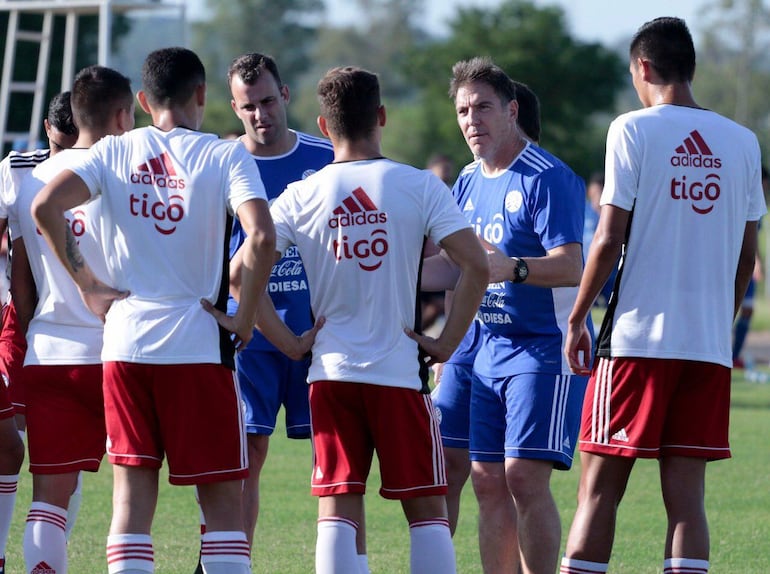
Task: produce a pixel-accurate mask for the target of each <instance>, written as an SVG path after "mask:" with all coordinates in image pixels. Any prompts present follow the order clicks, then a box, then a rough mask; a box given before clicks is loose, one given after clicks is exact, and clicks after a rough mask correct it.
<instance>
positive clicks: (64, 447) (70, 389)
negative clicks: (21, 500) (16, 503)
mask: <svg viewBox="0 0 770 574" xmlns="http://www.w3.org/2000/svg"><path fill="white" fill-rule="evenodd" d="M24 372H25V381H26V385H27V399H28V401H29V402H28V404H27V432H28V441H29V470H30V472H32V473H34V474H61V473H65V472H76V471H79V470H88V471H92V472H93V471H96V470H99V464H100V463H101V460H102V457H104V449H105V442H106V438H107V435H106V432H105V430H104V398H103V396H102V366H101V365H56V366H49V365H31V366H27V367H24Z"/></svg>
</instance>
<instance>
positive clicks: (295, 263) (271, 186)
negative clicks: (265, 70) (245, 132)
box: [227, 132, 334, 351]
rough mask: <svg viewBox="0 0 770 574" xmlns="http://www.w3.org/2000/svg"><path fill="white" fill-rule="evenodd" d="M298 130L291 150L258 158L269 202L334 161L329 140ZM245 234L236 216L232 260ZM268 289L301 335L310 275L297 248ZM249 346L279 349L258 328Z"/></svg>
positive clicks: (276, 269) (307, 318) (306, 322)
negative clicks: (287, 187) (292, 185)
mask: <svg viewBox="0 0 770 574" xmlns="http://www.w3.org/2000/svg"><path fill="white" fill-rule="evenodd" d="M295 133H296V134H297V143H296V145H295V146H294V148H293V149H292V150H291V151H290V152H288V153H286V154H284V155H280V156H272V157H257V156H255V157H254V159H255V161H256V162H257V166H258V167H259V173H260V175H261V176H262V181H263V183H264V184H265V189H266V190H267V198H268V200H269V201H272V200H273V199H275V198H276V197H278V196H279V195H280V194H281V193H283V190H284V189H286V186H287V185H288V184H290V183H292V182H294V181H298V180H301V179H305V178H306V177H308V176H309V175H311V174H313V173H315V172H316V171H318V170H320V169H321V168H322V167H324V166H325V165H327V164H329V163H331V162H332V161H333V160H334V150H333V149H332V144H331V142H330V141H329V140H326V139H323V138H319V137H315V136H311V135H308V134H305V133H302V132H295ZM245 236H246V235H245V233H244V232H243V228H242V227H241V224H240V222H239V221H238V219H237V218H234V219H233V230H232V236H231V237H230V258H231V259H232V257H233V255H235V252H236V251H237V250H238V248H239V247H240V246H241V245H242V244H243V240H244V238H245ZM268 290H269V292H270V297H271V299H272V300H273V305H275V309H276V311H278V315H279V316H280V317H281V319H283V321H284V322H285V323H286V324H287V325H288V326H289V328H291V330H292V331H294V332H295V333H297V334H300V333H302V332H304V331H306V330H307V329H309V328H310V327H311V326H312V318H311V315H310V291H308V285H307V275H306V274H305V268H304V267H303V265H302V259H300V256H299V253H298V252H297V248H296V247H290V248H289V250H288V251H287V252H286V253H285V255H284V257H283V258H281V260H280V261H278V262H277V263H276V264H275V265H274V266H273V270H272V273H271V274H270V283H269V285H268ZM237 309H238V303H237V302H236V301H235V300H234V299H233V298H232V297H230V299H229V300H228V302H227V312H228V313H229V314H233V313H235V311H236V310H237ZM247 348H248V349H256V350H270V351H277V349H276V348H275V347H274V346H273V345H272V344H271V343H269V342H268V341H267V339H265V337H264V336H263V335H262V333H260V332H259V331H257V330H256V329H254V337H253V338H252V340H251V341H250V342H249V345H248V347H247Z"/></svg>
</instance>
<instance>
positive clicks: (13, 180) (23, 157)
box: [0, 149, 51, 219]
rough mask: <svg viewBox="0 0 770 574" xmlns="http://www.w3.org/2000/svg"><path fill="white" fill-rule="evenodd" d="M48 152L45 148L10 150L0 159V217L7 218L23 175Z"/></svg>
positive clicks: (45, 156) (43, 159) (49, 152)
mask: <svg viewBox="0 0 770 574" xmlns="http://www.w3.org/2000/svg"><path fill="white" fill-rule="evenodd" d="M50 154H51V151H50V150H47V149H37V150H34V151H29V152H18V151H12V152H10V153H9V154H8V155H7V156H5V157H4V158H3V160H2V161H0V219H8V210H9V209H10V207H11V206H12V205H13V204H14V202H15V201H16V195H17V194H18V191H19V185H20V184H21V182H22V180H23V179H24V177H25V176H26V175H28V174H29V173H30V172H31V171H32V170H33V169H34V168H35V166H37V165H38V164H40V163H42V162H44V161H45V160H47V159H48V156H49V155H50Z"/></svg>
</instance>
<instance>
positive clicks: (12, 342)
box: [0, 301, 27, 418]
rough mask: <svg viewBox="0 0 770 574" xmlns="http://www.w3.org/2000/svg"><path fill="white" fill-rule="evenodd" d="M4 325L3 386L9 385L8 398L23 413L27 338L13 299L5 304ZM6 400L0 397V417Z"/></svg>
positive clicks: (0, 349) (0, 339) (0, 347)
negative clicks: (22, 330) (17, 315)
mask: <svg viewBox="0 0 770 574" xmlns="http://www.w3.org/2000/svg"><path fill="white" fill-rule="evenodd" d="M2 325H3V328H2V330H0V374H2V377H3V382H4V383H5V385H3V386H7V387H8V389H9V391H10V396H9V398H8V400H10V402H11V403H13V406H14V408H15V409H16V413H18V414H20V415H23V414H24V410H25V405H26V400H25V398H24V377H23V372H22V371H23V369H22V367H23V365H24V355H25V354H26V352H27V340H26V339H25V338H24V333H22V332H21V329H20V328H19V323H18V321H17V319H16V308H15V307H14V306H13V301H11V302H10V303H8V304H7V305H4V306H3V311H2ZM0 394H1V393H0ZM5 400H6V399H3V398H2V397H0V418H4V417H3V414H4V413H5V412H6V410H5V408H4V407H5V406H6V405H5ZM9 416H10V415H9Z"/></svg>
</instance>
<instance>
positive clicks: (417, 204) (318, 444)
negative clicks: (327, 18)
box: [260, 68, 488, 574]
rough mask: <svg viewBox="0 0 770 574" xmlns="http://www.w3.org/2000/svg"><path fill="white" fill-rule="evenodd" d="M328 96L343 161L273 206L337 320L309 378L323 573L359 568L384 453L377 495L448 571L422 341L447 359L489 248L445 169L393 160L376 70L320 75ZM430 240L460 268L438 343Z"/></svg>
mask: <svg viewBox="0 0 770 574" xmlns="http://www.w3.org/2000/svg"><path fill="white" fill-rule="evenodd" d="M318 95H319V100H320V102H321V115H320V117H319V119H318V125H319V127H320V129H321V132H322V133H323V134H324V135H327V136H328V137H329V138H330V139H331V141H332V144H333V146H334V151H335V156H334V163H332V164H330V165H328V166H327V167H325V168H323V169H322V170H320V171H318V172H317V173H315V174H313V175H311V176H310V177H308V178H307V179H305V180H303V181H301V182H295V183H294V184H291V185H290V186H289V187H288V189H287V190H286V191H285V192H284V193H283V194H281V196H280V197H279V198H278V199H276V200H275V202H274V203H273V205H272V208H271V213H272V215H273V218H274V221H275V223H276V234H277V237H278V239H277V248H278V250H279V252H281V253H282V252H283V251H285V250H286V249H288V248H289V247H290V246H291V245H296V247H297V248H298V250H299V252H300V255H301V257H302V259H303V261H304V262H305V268H306V271H307V275H308V282H309V287H310V298H311V307H312V310H313V314H314V315H315V316H316V317H323V318H325V320H326V323H325V325H324V327H323V329H321V330H320V331H319V332H318V336H317V339H316V342H315V345H314V346H313V349H312V351H313V355H312V363H311V366H310V371H309V376H308V381H309V383H310V412H311V420H312V432H313V447H314V452H315V463H314V467H313V475H312V483H311V485H312V488H311V491H312V493H313V494H314V495H315V496H318V497H319V519H318V538H317V542H316V572H317V573H319V574H329V573H333V572H337V573H346V574H348V573H352V572H358V571H359V564H358V560H357V556H356V529H357V521H358V520H359V517H360V516H361V513H362V509H363V494H364V492H365V489H366V479H367V476H368V474H369V467H370V465H371V462H372V456H373V453H374V452H375V451H376V452H377V454H378V458H379V461H380V468H381V471H382V487H381V488H380V493H381V495H382V496H384V497H385V498H389V499H395V500H400V501H401V504H402V506H403V509H404V512H405V514H406V517H407V520H408V522H409V526H410V535H411V571H412V572H420V573H434V572H435V573H439V572H440V573H442V574H446V573H451V572H454V571H455V561H454V549H453V546H452V541H451V536H450V534H449V526H448V521H447V511H446V503H445V500H444V495H445V494H446V476H445V472H444V463H443V453H442V451H441V443H440V439H439V436H438V423H437V421H436V419H435V413H434V410H433V407H432V402H431V400H430V395H429V394H427V385H426V383H427V380H423V381H421V378H420V370H421V365H420V361H419V360H418V345H417V343H416V342H415V340H413V339H417V340H418V341H419V342H420V344H421V345H422V347H423V350H424V351H425V353H427V359H428V361H426V362H424V363H423V366H425V365H426V364H427V362H429V361H431V360H438V361H443V360H446V359H447V358H448V357H449V355H450V354H451V352H452V351H453V350H454V348H455V347H456V346H457V344H458V343H459V341H460V339H462V336H463V334H464V332H465V330H466V329H467V327H468V325H469V324H470V321H471V319H472V317H473V314H474V313H475V310H476V308H477V307H478V303H479V301H480V300H481V294H482V292H483V290H484V288H485V286H486V283H487V276H488V269H487V263H486V258H485V257H484V251H483V249H482V247H481V245H480V244H479V242H478V240H476V239H475V236H474V234H473V232H472V231H471V229H470V228H469V226H468V224H467V222H466V221H465V220H464V218H463V216H462V214H461V213H460V211H459V208H458V207H457V205H456V204H455V203H454V201H453V199H452V197H451V195H450V193H449V190H448V189H447V188H446V186H445V185H444V184H443V183H442V182H441V181H440V180H439V179H438V178H437V177H436V176H434V175H433V174H432V173H430V172H428V171H423V170H418V169H415V168H412V167H409V166H406V165H403V164H399V163H396V162H393V161H391V160H388V159H386V158H384V157H382V154H381V151H380V138H381V130H382V127H383V126H384V125H385V108H384V107H383V106H382V105H381V104H380V92H379V83H378V80H377V76H375V75H374V74H372V73H370V72H367V71H365V70H361V69H357V68H335V69H333V70H330V71H329V72H327V74H326V75H325V76H324V77H323V78H322V79H321V81H320V82H319V85H318ZM426 237H428V238H430V239H432V240H433V241H434V242H435V243H437V244H440V245H441V246H443V247H444V249H446V250H447V251H448V252H449V253H450V254H451V256H452V257H453V258H454V259H455V260H456V261H457V262H458V264H459V265H460V267H461V268H462V269H463V274H462V278H461V279H460V281H459V283H458V284H457V286H456V291H457V296H456V298H455V305H454V307H453V309H452V311H451V312H450V314H449V316H448V317H447V321H446V325H445V327H444V330H443V331H442V334H441V335H440V336H439V337H438V339H435V340H434V339H430V338H427V337H423V336H421V335H417V334H415V333H414V332H413V330H412V329H414V326H415V306H416V301H417V292H418V288H419V285H418V274H419V268H420V262H421V256H422V249H423V243H424V241H425V238H426ZM263 301H264V299H263ZM263 316H265V314H264V313H261V314H260V326H262V323H261V321H262V317H263ZM288 336H289V337H291V336H293V334H292V333H291V332H290V331H289V335H288ZM410 337H411V338H410Z"/></svg>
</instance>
